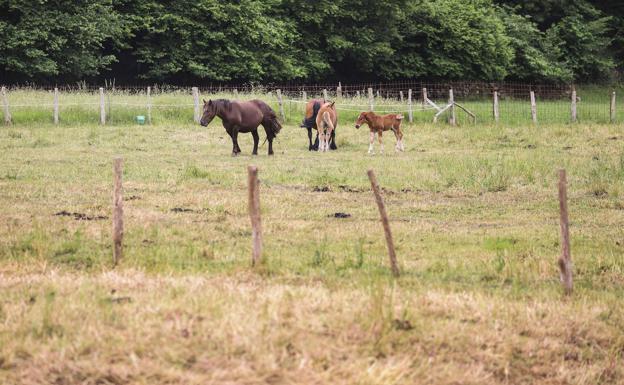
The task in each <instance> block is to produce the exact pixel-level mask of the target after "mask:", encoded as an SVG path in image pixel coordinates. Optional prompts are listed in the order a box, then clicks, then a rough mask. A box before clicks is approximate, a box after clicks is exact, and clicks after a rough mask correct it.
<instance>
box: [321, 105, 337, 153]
mask: <svg viewBox="0 0 624 385" xmlns="http://www.w3.org/2000/svg"><path fill="white" fill-rule="evenodd" d="M335 103H336V102H331V103H325V104H323V105H322V106H321V108H320V109H319V111H318V114H317V115H316V127H318V128H317V129H318V136H319V146H318V151H319V152H325V151H329V138H330V137H332V134H333V133H334V130H335V129H336V125H337V124H338V113H337V112H336V106H335Z"/></svg>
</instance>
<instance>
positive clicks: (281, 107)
mask: <svg viewBox="0 0 624 385" xmlns="http://www.w3.org/2000/svg"><path fill="white" fill-rule="evenodd" d="M277 104H278V105H279V113H280V116H281V117H282V123H284V122H285V121H286V115H284V103H283V101H282V90H279V89H278V90H277Z"/></svg>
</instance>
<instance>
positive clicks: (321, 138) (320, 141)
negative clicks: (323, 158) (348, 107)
mask: <svg viewBox="0 0 624 385" xmlns="http://www.w3.org/2000/svg"><path fill="white" fill-rule="evenodd" d="M317 136H318V149H317V151H318V152H323V149H325V133H324V132H321V129H320V128H319V130H318V134H317Z"/></svg>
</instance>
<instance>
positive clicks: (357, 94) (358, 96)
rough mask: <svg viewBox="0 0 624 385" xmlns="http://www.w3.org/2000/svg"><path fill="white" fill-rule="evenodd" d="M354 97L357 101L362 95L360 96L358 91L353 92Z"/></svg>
mask: <svg viewBox="0 0 624 385" xmlns="http://www.w3.org/2000/svg"><path fill="white" fill-rule="evenodd" d="M355 97H356V98H358V99H359V98H360V97H362V95H361V94H360V90H357V91H355Z"/></svg>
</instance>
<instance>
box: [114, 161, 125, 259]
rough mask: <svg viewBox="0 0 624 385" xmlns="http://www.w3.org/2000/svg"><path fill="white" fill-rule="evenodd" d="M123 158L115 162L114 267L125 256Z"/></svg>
mask: <svg viewBox="0 0 624 385" xmlns="http://www.w3.org/2000/svg"><path fill="white" fill-rule="evenodd" d="M122 173H123V158H120V157H117V158H115V159H114V160H113V265H114V266H117V264H118V263H119V260H120V259H121V258H122V256H123V236H124V230H123V227H124V226H123V186H122Z"/></svg>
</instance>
